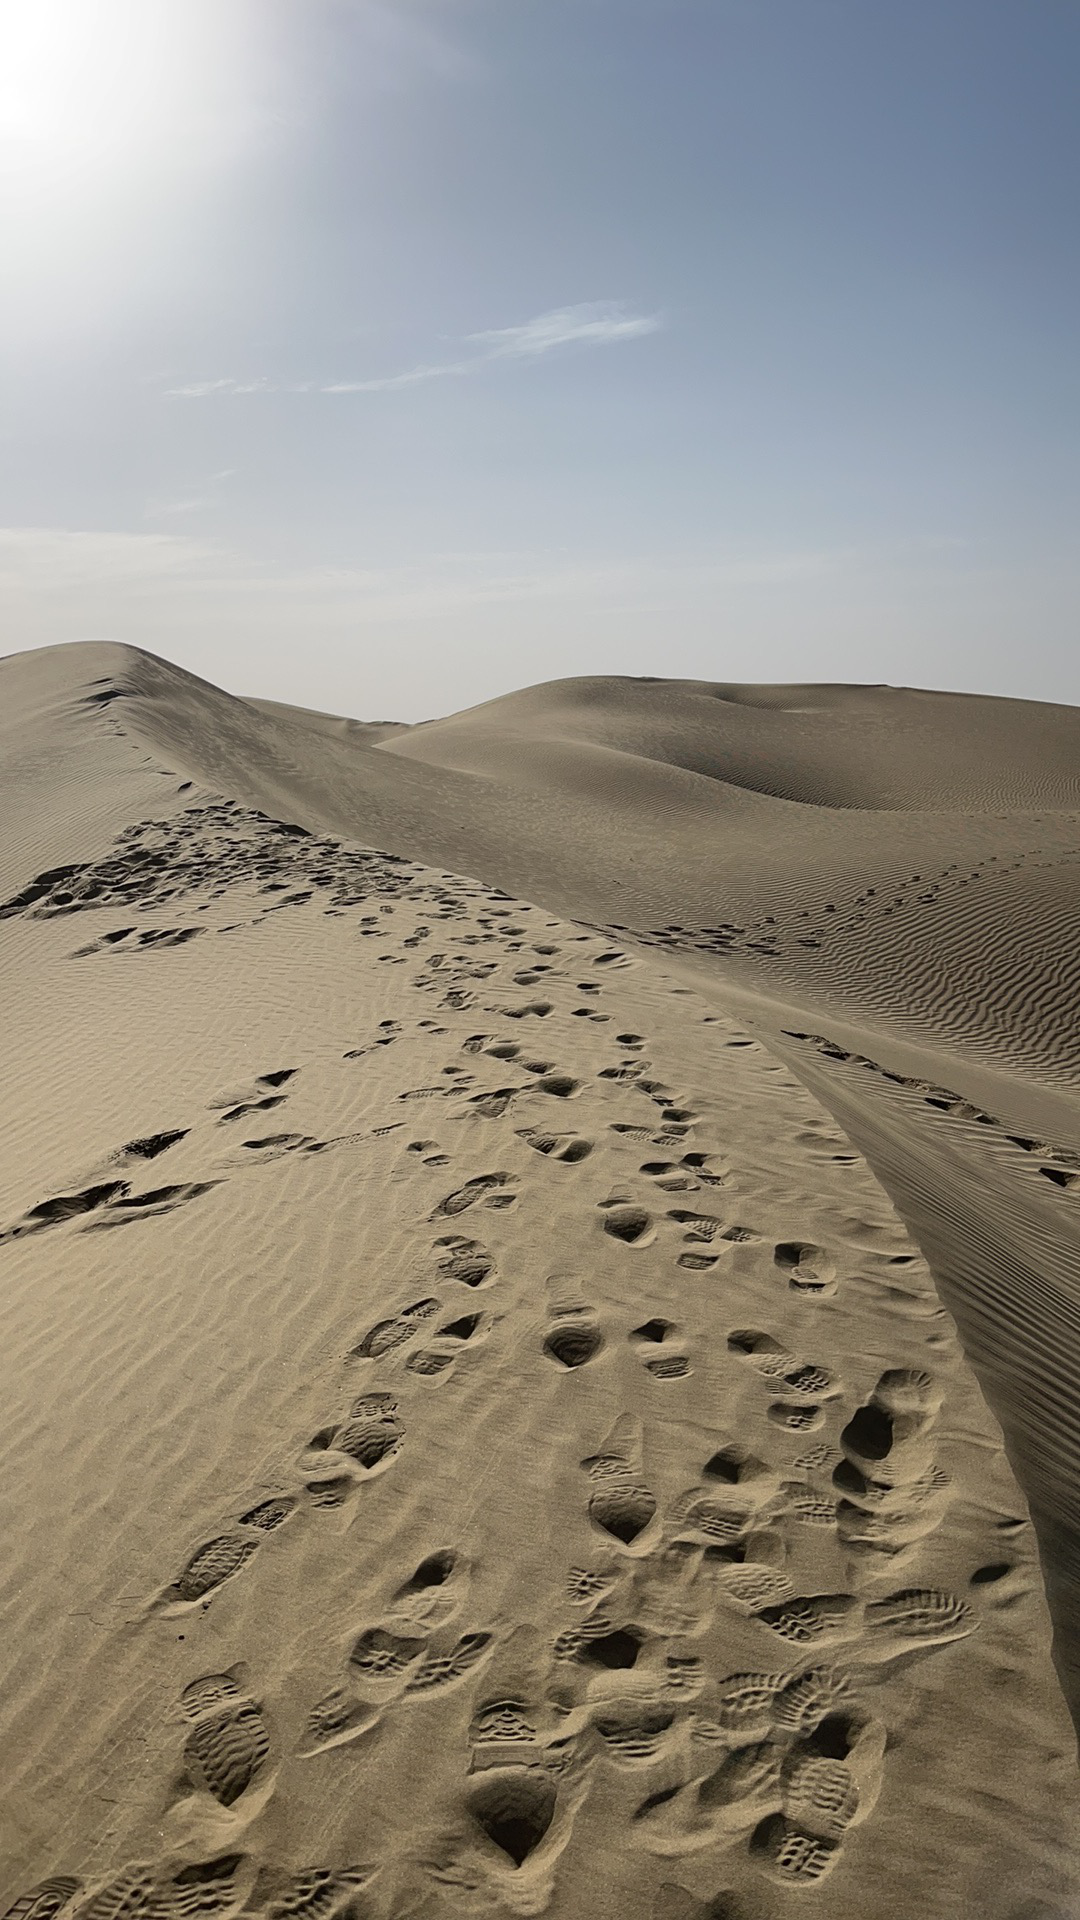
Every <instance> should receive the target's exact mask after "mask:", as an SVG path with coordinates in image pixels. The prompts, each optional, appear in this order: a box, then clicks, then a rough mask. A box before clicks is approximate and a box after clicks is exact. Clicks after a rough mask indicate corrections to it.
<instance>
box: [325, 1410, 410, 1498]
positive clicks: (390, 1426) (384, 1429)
mask: <svg viewBox="0 0 1080 1920" xmlns="http://www.w3.org/2000/svg"><path fill="white" fill-rule="evenodd" d="M403 1437H404V1428H403V1426H402V1424H401V1421H400V1420H399V1418H398V1412H397V1402H396V1401H395V1400H394V1399H393V1398H392V1397H391V1396H390V1394H388V1393H366V1394H361V1395H360V1398H359V1399H358V1400H355V1401H354V1402H353V1405H352V1408H351V1409H350V1413H349V1418H348V1420H346V1421H345V1423H344V1424H343V1425H342V1426H340V1427H330V1428H327V1429H324V1431H323V1432H322V1433H320V1434H316V1436H315V1438H314V1439H313V1440H312V1442H311V1445H312V1448H314V1449H320V1450H321V1449H323V1448H330V1447H332V1448H333V1449H334V1451H335V1452H336V1453H343V1454H347V1455H348V1457H349V1459H350V1460H353V1461H355V1463H356V1465H357V1466H358V1467H361V1468H362V1469H363V1471H364V1474H365V1476H367V1477H370V1476H371V1475H373V1474H375V1473H380V1472H382V1471H383V1470H384V1469H385V1468H386V1467H388V1466H390V1465H391V1463H392V1462H393V1461H394V1460H395V1459H396V1457H397V1455H398V1453H399V1452H400V1450H401V1443H402V1439H403Z"/></svg>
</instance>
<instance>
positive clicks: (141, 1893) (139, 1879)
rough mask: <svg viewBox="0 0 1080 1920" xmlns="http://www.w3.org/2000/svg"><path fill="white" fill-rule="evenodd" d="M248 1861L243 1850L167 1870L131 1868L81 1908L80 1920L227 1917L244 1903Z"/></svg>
mask: <svg viewBox="0 0 1080 1920" xmlns="http://www.w3.org/2000/svg"><path fill="white" fill-rule="evenodd" d="M247 1865H248V1863H247V1862H246V1861H245V1860H244V1858H243V1856H242V1855H241V1854H237V1853H230V1854H223V1855H221V1856H220V1857H219V1858H218V1859H216V1860H205V1861H200V1862H198V1863H197V1864H196V1865H192V1866H189V1867H182V1868H181V1869H180V1871H179V1872H178V1873H174V1874H169V1873H167V1872H166V1873H162V1872H161V1871H160V1869H158V1868H156V1867H154V1866H142V1865H139V1866H132V1867H128V1868H126V1869H125V1871H124V1872H123V1873H121V1874H118V1875H117V1877H116V1878H115V1879H113V1880H110V1881H108V1883H107V1884H106V1885H105V1886H103V1887H101V1888H100V1889H99V1891H98V1892H97V1893H95V1894H94V1895H93V1896H92V1898H91V1899H89V1900H87V1901H86V1902H85V1904H84V1905H83V1906H81V1907H79V1908H78V1909H77V1911H76V1920H223V1917H224V1916H225V1915H226V1914H230V1913H235V1911H236V1909H237V1908H238V1907H239V1906H240V1905H241V1904H242V1903H243V1901H244V1899H245V1896H246V1893H247V1891H248V1888H247V1884H246V1881H247V1877H248V1876H247V1874H246V1873H245V1872H244V1871H243V1870H244V1869H245V1868H246V1867H247Z"/></svg>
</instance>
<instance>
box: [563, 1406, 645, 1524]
mask: <svg viewBox="0 0 1080 1920" xmlns="http://www.w3.org/2000/svg"><path fill="white" fill-rule="evenodd" d="M581 1464H582V1466H583V1468H584V1469H585V1471H586V1473H587V1474H588V1476H589V1479H590V1480H591V1482H592V1488H593V1491H592V1493H591V1495H590V1498H589V1509H588V1510H589V1519H590V1520H591V1521H592V1523H593V1525H594V1526H595V1527H597V1528H598V1529H599V1531H600V1532H601V1533H603V1534H605V1535H606V1536H607V1538H608V1539H609V1540H613V1541H614V1542H615V1544H616V1545H617V1546H618V1547H621V1549H622V1550H623V1552H626V1553H633V1554H642V1553H646V1552H648V1551H649V1550H650V1548H651V1546H652V1545H653V1544H654V1533H655V1527H654V1522H655V1520H656V1496H655V1494H653V1493H652V1491H651V1490H650V1489H649V1488H648V1487H647V1486H646V1485H645V1483H644V1480H643V1477H642V1457H641V1435H640V1430H639V1429H638V1427H637V1425H636V1423H635V1422H634V1421H633V1420H632V1419H631V1418H630V1417H629V1416H628V1415H624V1416H623V1418H622V1419H620V1420H618V1421H617V1422H616V1424H615V1426H614V1427H613V1428H612V1429H611V1432H610V1433H609V1434H608V1436H607V1438H606V1439H605V1441H604V1443H603V1446H602V1448H601V1451H600V1452H599V1453H596V1454H592V1455H590V1456H589V1457H588V1458H587V1459H585V1460H583V1461H582V1463H581Z"/></svg>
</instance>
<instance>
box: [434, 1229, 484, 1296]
mask: <svg viewBox="0 0 1080 1920" xmlns="http://www.w3.org/2000/svg"><path fill="white" fill-rule="evenodd" d="M441 1249H445V1251H443V1253H442V1258H441V1259H440V1261H439V1266H438V1277H439V1279H440V1280H457V1281H460V1283H461V1285H462V1286H463V1287H487V1286H490V1285H491V1282H492V1281H493V1279H494V1278H495V1261H494V1258H493V1256H492V1255H491V1254H490V1253H489V1252H488V1250H487V1248H486V1247H485V1246H483V1245H482V1243H481V1242H480V1241H479V1240H467V1239H464V1238H463V1237H462V1236H461V1235H460V1234H456V1233H448V1234H444V1236H443V1238H442V1239H441V1240H436V1242H435V1251H436V1252H437V1253H438V1252H439V1251H440V1250H441Z"/></svg>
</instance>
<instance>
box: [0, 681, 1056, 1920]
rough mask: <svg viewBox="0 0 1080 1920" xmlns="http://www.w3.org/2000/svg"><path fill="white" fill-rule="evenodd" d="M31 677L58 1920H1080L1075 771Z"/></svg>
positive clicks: (20, 1309)
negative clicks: (975, 1916) (345, 716)
mask: <svg viewBox="0 0 1080 1920" xmlns="http://www.w3.org/2000/svg"><path fill="white" fill-rule="evenodd" d="M0 681H2V683H3V685H4V689H5V693H6V695H7V696H8V698H7V699H6V701H5V704H4V708H3V711H4V712H5V714H6V715H7V720H6V722H5V726H4V732H3V753H2V756H0V778H2V780H3V791H4V804H5V811H4V818H5V823H6V831H5V836H4V847H3V874H2V881H0V886H2V897H0V968H2V970H3V976H4V983H5V1004H6V1005H7V1006H9V1007H10V1009H11V1014H12V1018H11V1021H10V1026H9V1029H8V1035H7V1038H6V1039H5V1042H4V1046H5V1066H6V1069H7V1071H6V1074H5V1082H6V1085H7V1086H8V1088H9V1090H10V1093H9V1099H10V1107H11V1116H12V1120H13V1125H12V1128H11V1135H12V1143H13V1150H12V1151H11V1153H10V1154H9V1155H8V1156H7V1157H6V1158H5V1164H4V1171H3V1180H2V1184H0V1261H2V1262H3V1264H4V1266H5V1268H6V1274H5V1280H6V1285H5V1287H4V1289H3V1294H2V1300H3V1305H2V1307H0V1324H2V1327H3V1339H2V1342H0V1345H2V1348H3V1351H4V1353H5V1354H6V1355H7V1361H6V1370H5V1392H4V1395H3V1397H2V1404H3V1415H2V1417H0V1460H2V1461H3V1467H4V1473H3V1479H4V1484H5V1487H6V1489H7V1494H6V1499H7V1505H8V1507H9V1510H10V1519H9V1526H8V1534H7V1537H8V1541H9V1551H8V1554H7V1556H6V1566H5V1569H4V1576H3V1580H2V1582H0V1612H2V1617H3V1618H4V1620H5V1623H6V1626H7V1630H8V1637H9V1639H10V1643H11V1645H12V1646H13V1647H14V1649H15V1652H16V1661H15V1666H14V1683H13V1685H11V1686H10V1687H9V1688H8V1690H7V1691H6V1695H5V1700H4V1704H3V1707H2V1708H0V1728H2V1730H3V1735H4V1751H5V1753H6V1756H7V1766H6V1769H5V1773H6V1778H5V1793H4V1799H3V1816H2V1818H3V1823H4V1834H3V1856H2V1857H3V1860H4V1866H5V1882H4V1892H6V1893H7V1894H8V1899H9V1902H14V1903H15V1904H14V1906H13V1907H12V1914H13V1915H18V1917H19V1920H46V1916H48V1920H53V1917H54V1916H60V1915H63V1916H64V1920H69V1916H70V1920H117V1916H119V1915H120V1914H121V1913H122V1914H124V1915H133V1916H138V1917H139V1920H143V1916H145V1920H158V1917H159V1916H165V1915H168V1916H170V1920H171V1916H173V1915H176V1916H177V1917H178V1920H179V1916H180V1915H181V1914H184V1915H187V1914H190V1913H199V1914H207V1915H211V1914H222V1915H228V1914H233V1913H237V1914H238V1913H241V1912H242V1913H251V1914H260V1915H262V1914H265V1915H269V1916H272V1920H283V1917H284V1916H285V1915H286V1914H289V1915H293V1914H300V1913H305V1914H307V1913H309V1912H310V1913H311V1914H312V1916H314V1915H316V1914H318V1915H320V1916H322V1915H326V1916H330V1915H334V1914H351V1915H354V1916H356V1917H357V1920H363V1916H366V1915H370V1916H377V1917H378V1920H390V1917H391V1916H404V1915H406V1914H409V1915H413V1914H417V1915H436V1914H438V1915H443V1914H446V1913H455V1912H462V1913H474V1912H476V1913H485V1912H486V1913H492V1912H520V1913H542V1912H550V1913H552V1914H554V1915H556V1916H561V1915H565V1916H567V1920H570V1917H571V1916H573V1917H574V1920H577V1917H578V1916H582V1915H588V1916H590V1920H592V1916H596V1920H608V1916H610V1920H615V1916H616V1915H619V1916H624V1915H628V1914H629V1915H634V1916H637V1915H641V1916H644V1917H645V1920H706V1917H707V1916H709V1915H711V1916H713V1920H715V1916H717V1915H725V1916H727V1920H772V1916H774V1915H775V1916H777V1920H783V1916H786V1915H787V1914H788V1913H789V1912H791V1911H792V1910H793V1909H794V1908H795V1907H796V1906H798V1907H799V1908H803V1907H804V1906H805V1905H815V1903H816V1907H817V1909H818V1910H820V1911H823V1912H827V1913H828V1914H829V1915H830V1920H832V1916H834V1915H835V1916H837V1920H847V1917H848V1916H851V1920H854V1916H855V1915H860V1916H863V1915H865V1914H866V1913H867V1912H877V1911H881V1910H882V1901H883V1899H887V1902H888V1906H889V1911H890V1912H892V1913H895V1914H897V1915H900V1916H905V1917H906V1916H908V1915H910V1916H912V1920H914V1917H915V1916H916V1915H918V1916H919V1920H938V1916H940V1920H944V1917H945V1916H946V1915H955V1914H956V1913H957V1912H961V1911H967V1910H969V1909H970V1910H971V1911H973V1912H974V1911H978V1912H980V1914H985V1915H987V1916H989V1920H1034V1916H1035V1915H1038V1916H1039V1920H1050V1916H1053V1917H1054V1920H1057V1916H1063V1915H1064V1914H1065V1913H1066V1912H1067V1911H1068V1910H1069V1902H1070V1901H1073V1900H1075V1899H1076V1898H1077V1897H1078V1895H1080V1853H1078V1851H1077V1845H1076V1841H1077V1820H1078V1814H1080V1792H1078V1789H1077V1782H1076V1774H1075V1758H1076V1755H1075V1740H1074V1736H1073V1732H1072V1728H1071V1726H1070V1723H1069V1719H1068V1715H1067V1712H1066V1708H1065V1702H1064V1699H1063V1696H1062V1693H1061V1687H1060V1684H1059V1680H1058V1679H1057V1678H1056V1677H1055V1673H1054V1669H1053V1666H1052V1663H1051V1610H1052V1613H1053V1624H1054V1631H1055V1648H1056V1659H1057V1667H1058V1673H1059V1674H1060V1677H1061V1682H1063V1683H1064V1685H1065V1687H1066V1689H1067V1690H1069V1689H1070V1688H1072V1687H1074V1681H1075V1675H1076V1671H1077V1652H1076V1631H1075V1630H1076V1624H1077V1598H1076V1596H1077V1583H1076V1566H1077V1558H1076V1545H1077V1543H1076V1539H1075V1522H1074V1520H1073V1517H1072V1515H1073V1507H1072V1500H1071V1489H1072V1488H1073V1487H1074V1486H1075V1469H1076V1450H1077V1446H1078V1445H1080V1434H1078V1432H1077V1423H1076V1416H1075V1411H1074V1410H1075V1405H1076V1396H1075V1380H1076V1368H1077V1365H1078V1364H1080V1347H1078V1345H1077V1339H1078V1335H1080V1328H1078V1326H1077V1320H1078V1317H1080V1316H1078V1315H1077V1311H1076V1304H1075V1281H1076V1274H1077V1271H1078V1268H1077V1263H1076V1257H1075V1255H1076V1218H1077V1216H1076V1212H1075V1209H1076V1206H1077V1204H1080V1202H1078V1198H1077V1195H1078V1194H1080V1139H1078V1137H1077V1128H1076V1118H1075V1062H1076V1040H1077V1035H1076V1025H1075V996H1073V997H1071V998H1070V995H1071V993H1072V982H1073V980H1074V978H1075V965H1076V958H1075V956H1076V942H1075V938H1074V932H1075V900H1074V897H1073V895H1072V893H1071V891H1070V862H1071V861H1072V860H1074V859H1075V857H1076V854H1077V851H1078V843H1077V838H1076V827H1077V819H1076V815H1075V814H1074V812H1073V811H1072V809H1073V808H1075V807H1076V805H1077V790H1076V770H1077V764H1078V763H1077V759H1076V756H1075V745H1076V744H1077V742H1078V741H1080V716H1077V715H1074V714H1071V713H1070V712H1069V711H1068V710H1053V709H1049V710H1048V709H1038V710H1036V711H1034V712H1031V713H1026V712H1024V711H1023V710H1022V706H1021V703H1009V702H974V701H973V702H967V703H965V702H964V700H963V699H962V698H961V697H960V696H931V695H925V694H910V695H909V694H904V693H899V694H895V695H894V690H891V689H832V688H817V689H802V688H797V689H760V688H730V687H716V688H706V687H702V686H699V685H693V686H690V687H685V686H683V685H682V684H681V683H666V682H655V683H652V682H646V683H642V682H633V683H624V682H616V683H611V682H586V683H561V684H557V685H556V686H555V687H553V688H550V689H545V688H537V689H530V690H528V691H527V693H525V694H523V695H514V696H510V697H508V698H507V700H505V701H503V702H493V703H489V704H488V706H487V707H485V708H482V709H477V710H474V712H473V713H472V714H467V715H461V716H457V717H455V719H454V720H452V721H448V722H433V723H428V724H427V725H425V726H421V727H415V728H399V727H390V726H389V723H385V724H384V723H373V724H372V725H371V726H369V727H365V726H364V725H363V723H357V724H354V723H350V722H339V721H336V720H335V719H334V718H333V717H332V716H325V715H307V714H304V713H303V712H300V711H299V710H295V711H294V710H287V709H282V708H281V707H279V706H276V705H274V704H273V703H269V702H257V701H251V702H247V701H243V700H239V699H237V698H235V697H233V696H230V695H227V694H224V693H222V692H221V691H220V690H218V689H215V688H212V687H209V686H207V685H206V684H205V683H203V682H199V681H197V680H196V679H195V678H194V677H193V676H190V675H187V674H185V673H183V672H182V671H181V670H180V669H177V668H175V667H172V666H170V665H169V664H168V663H166V662H163V661H159V660H156V659H155V658H154V657H153V656H150V655H146V654H140V653H137V652H135V651H134V650H131V649H125V648H117V647H105V646H85V647H72V648H60V649H52V650H49V651H48V652H45V653H40V654H30V655H24V656H15V657H14V658H13V659H11V660H9V661H6V662H3V663H0ZM1005 709H1008V711H1005ZM1018 710H1019V711H1018ZM965 715H967V716H968V717H969V721H970V724H969V733H968V736H967V737H966V739H965V740H964V741H963V742H962V743H961V744H960V745H956V742H955V740H954V742H953V749H951V748H950V739H949V736H950V734H951V735H953V736H955V735H957V733H958V731H959V729H960V728H961V727H962V725H963V724H964V723H965ZM710 716H717V717H716V719H715V722H713V721H712V720H711V719H710ZM1025 727H1026V728H1027V731H1026V732H1025V731H1024V728H1025ZM808 730H809V732H810V733H812V737H808ZM800 740H801V745H800V744H799V742H800ZM868 742H869V744H868ZM1040 742H1042V743H1043V744H1042V749H1041V750H1040ZM995 743H996V744H995ZM1006 749H1007V750H1006ZM950 753H951V758H950ZM939 761H940V762H941V763H942V764H941V765H940V767H939V765H938V762H939ZM930 763H932V766H933V777H932V778H931V771H930ZM920 769H922V771H923V772H924V774H925V776H926V785H925V786H924V787H923V788H921V789H920V787H919V784H918V776H919V773H920ZM935 782H936V784H935ZM781 787H782V788H783V789H784V791H783V792H779V791H777V789H779V788H781ZM811 791H813V793H814V795H815V796H816V797H814V798H811V797H809V796H810V794H811ZM920 794H921V798H922V802H923V804H921V805H918V806H917V805H915V804H914V801H915V798H916V797H918V796H919V795H920ZM860 796H861V797H860ZM928 802H929V803H932V804H927V803H928ZM710 835H711V836H712V837H711V839H710V838H709V837H708V836H710ZM931 854H932V855H933V858H931V857H930V856H931ZM976 875H977V876H978V877H977V878H974V877H973V876H976ZM896 876H899V877H896ZM905 876H906V877H905ZM856 882H857V884H856ZM916 890H917V891H916ZM721 894H722V895H723V897H722V898H721V897H720V895H721ZM920 894H923V895H930V898H929V899H920V898H919V895H920ZM1021 908H1022V909H1023V911H1024V913H1026V915H1027V919H1026V922H1025V923H1024V928H1023V929H1021V928H1020V927H1019V926H1018V924H1017V915H1018V914H1019V912H1020V910H1021ZM1023 931H1026V935H1027V939H1028V943H1029V947H1030V942H1031V940H1032V939H1036V940H1037V942H1038V947H1037V952H1038V966H1037V967H1036V966H1033V965H1032V963H1031V954H1030V951H1028V952H1027V954H1026V955H1025V951H1024V942H1023V938H1022V937H1021V933H1022V932H1023ZM834 1115H835V1116H836V1118H834V1117H833V1116H834ZM837 1120H839V1122H840V1125H839V1126H838V1125H837ZM875 1176H876V1177H875ZM1074 1185H1075V1187H1076V1193H1074V1192H1073V1191H1072V1190H1073V1188H1074ZM119 1229H122V1231H120V1230H119ZM909 1229H910V1231H909ZM913 1235H914V1237H912V1236H913ZM999 1422H1000V1425H999V1424H998V1423H999ZM1002 1427H1003V1428H1004V1440H1003V1437H1002ZM1018 1482H1019V1484H1018ZM1029 1511H1030V1516H1031V1518H1030V1519H1029ZM1031 1520H1034V1522H1035V1528H1034V1529H1033V1527H1032V1525H1031ZM1036 1529H1037V1532H1038V1546H1039V1549H1040V1550H1041V1555H1042V1567H1041V1568H1040V1561H1039V1553H1038V1551H1037V1548H1036ZM1044 1582H1045V1585H1044ZM1048 1601H1049V1608H1050V1610H1048V1604H1047V1603H1048ZM43 1650H44V1652H45V1654H46V1658H44V1659H42V1657H41V1654H42V1651H43ZM1072 1697H1073V1699H1074V1700H1075V1697H1076V1696H1075V1691H1074V1692H1073V1695H1072ZM1005 1756H1007V1761H1008V1766H1007V1771H1006V1770H1003V1769H1004V1757H1005ZM9 1883H10V1884H9ZM883 1889H884V1890H885V1891H884V1892H883ZM1040 1903H1041V1904H1040Z"/></svg>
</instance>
